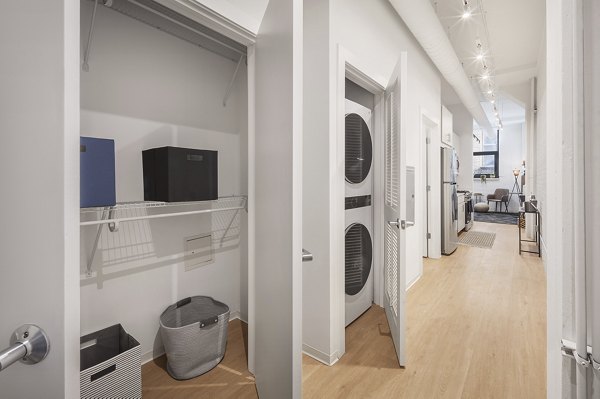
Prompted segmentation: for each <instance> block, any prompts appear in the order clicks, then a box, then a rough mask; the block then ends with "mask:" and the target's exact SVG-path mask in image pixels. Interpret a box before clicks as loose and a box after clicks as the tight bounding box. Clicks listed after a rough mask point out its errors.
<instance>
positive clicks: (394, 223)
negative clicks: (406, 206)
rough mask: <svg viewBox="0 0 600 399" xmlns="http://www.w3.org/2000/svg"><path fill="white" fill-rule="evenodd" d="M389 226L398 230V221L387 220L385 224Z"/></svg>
mask: <svg viewBox="0 0 600 399" xmlns="http://www.w3.org/2000/svg"><path fill="white" fill-rule="evenodd" d="M387 223H388V224H389V225H390V226H396V227H398V228H400V220H399V219H396V220H388V222H387Z"/></svg>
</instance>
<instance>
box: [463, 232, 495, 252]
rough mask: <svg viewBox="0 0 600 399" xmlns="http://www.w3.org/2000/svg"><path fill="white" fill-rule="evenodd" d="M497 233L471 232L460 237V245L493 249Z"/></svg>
mask: <svg viewBox="0 0 600 399" xmlns="http://www.w3.org/2000/svg"><path fill="white" fill-rule="evenodd" d="M495 239H496V233H487V232H485V231H474V230H469V231H466V232H464V233H462V234H461V235H459V236H458V243H459V244H462V245H469V246H471V247H478V248H492V247H493V246H494V240H495Z"/></svg>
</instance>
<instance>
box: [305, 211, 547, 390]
mask: <svg viewBox="0 0 600 399" xmlns="http://www.w3.org/2000/svg"><path fill="white" fill-rule="evenodd" d="M473 229H474V230H479V231H489V232H495V233H496V240H495V243H494V247H493V249H491V250H490V249H480V248H474V247H467V246H462V245H459V248H458V249H457V252H456V253H455V254H453V255H452V256H449V257H443V258H442V259H440V260H429V259H426V261H425V265H424V273H423V277H422V278H421V280H419V281H418V282H417V283H416V284H415V285H414V286H413V288H412V289H411V290H410V291H409V293H408V302H407V303H408V305H407V309H408V320H407V326H408V331H407V333H408V337H407V342H408V360H407V363H408V367H407V368H406V369H398V364H397V360H396V356H395V353H394V348H393V346H392V341H391V338H390V337H389V328H388V325H387V322H386V319H385V314H384V312H383V309H382V308H380V307H376V306H374V307H372V308H371V310H369V311H368V312H367V313H366V314H365V315H363V316H362V317H361V318H360V319H358V320H357V321H356V322H355V323H354V324H352V325H351V326H350V327H349V328H348V329H347V331H346V337H347V338H346V345H347V346H346V355H345V356H344V357H343V358H342V359H341V360H340V361H339V362H338V363H337V364H336V365H334V366H333V367H327V366H324V365H322V364H321V363H319V362H317V361H315V360H313V359H311V358H309V357H307V356H305V357H304V367H303V381H304V384H303V392H304V397H305V398H391V397H395V398H399V397H401V398H411V399H416V398H428V399H429V398H452V399H456V398H502V399H504V398H513V399H516V398H528V399H529V398H531V399H533V398H545V397H546V388H545V385H546V357H545V356H546V355H545V350H546V328H545V326H546V288H545V273H544V269H543V264H542V261H541V259H540V258H537V257H535V255H529V254H527V255H523V256H519V255H518V250H517V231H516V227H515V226H511V225H502V224H489V223H477V222H476V223H475V225H474V227H473Z"/></svg>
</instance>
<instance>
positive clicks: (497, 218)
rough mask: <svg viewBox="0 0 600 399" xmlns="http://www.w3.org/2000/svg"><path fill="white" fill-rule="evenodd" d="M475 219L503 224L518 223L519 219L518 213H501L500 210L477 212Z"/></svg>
mask: <svg viewBox="0 0 600 399" xmlns="http://www.w3.org/2000/svg"><path fill="white" fill-rule="evenodd" d="M474 219H475V221H476V222H485V223H501V224H517V221H518V220H519V214H518V213H504V212H502V213H500V212H487V213H479V212H475V215H474Z"/></svg>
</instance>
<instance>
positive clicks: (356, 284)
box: [345, 223, 373, 296]
mask: <svg viewBox="0 0 600 399" xmlns="http://www.w3.org/2000/svg"><path fill="white" fill-rule="evenodd" d="M345 246H346V250H345V252H346V271H345V273H346V283H345V290H346V295H349V296H354V295H356V294H358V293H359V292H361V291H362V289H363V288H364V286H365V284H366V283H367V280H368V279H369V274H370V273H371V264H372V262H373V242H372V240H371V234H370V233H369V229H367V228H366V227H365V225H364V224H361V223H353V224H352V225H350V226H349V227H348V228H347V229H346V239H345Z"/></svg>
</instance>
